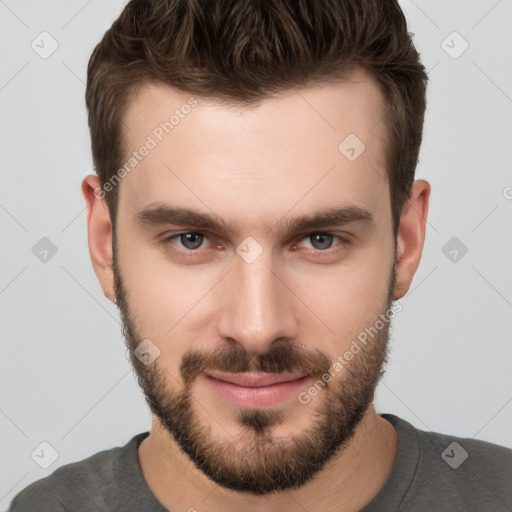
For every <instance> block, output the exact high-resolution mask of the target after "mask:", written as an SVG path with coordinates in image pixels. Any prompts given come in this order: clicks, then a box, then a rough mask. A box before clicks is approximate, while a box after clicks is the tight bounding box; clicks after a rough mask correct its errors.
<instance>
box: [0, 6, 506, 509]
mask: <svg viewBox="0 0 512 512" xmlns="http://www.w3.org/2000/svg"><path fill="white" fill-rule="evenodd" d="M402 6H403V9H404V11H405V13H406V16H407V18H408V21H409V27H410V28H409V30H410V31H411V32H413V33H414V34H415V36H414V40H415V42H416V45H417V47H418V49H419V50H420V52H421V54H422V59H423V62H424V64H425V66H426V67H427V69H428V70H429V75H430V85H429V92H428V102H429V105H428V111H427V117H426V125H425V136H424V143H423V146H422V152H421V162H420V165H419V167H418V170H417V178H424V179H427V180H428V181H429V182H430V183H431V185H432V195H431V205H430V215H429V225H428V229H427V236H426V242H425V249H424V255H423V259H422V261H421V264H420V267H419V269H418V272H417V274H416V276H415V279H414V281H413V284H412V286H411V290H410V291H409V293H408V294H407V296H406V297H405V298H403V299H402V300H401V303H402V305H403V311H402V312H401V313H400V314H399V315H398V317H397V318H396V320H395V321H394V328H393V339H392V352H391V362H390V364H389V366H388V370H387V373H386V375H385V378H384V380H383V382H382V383H381V384H380V386H379V389H378V395H377V410H378V411H379V412H389V413H394V414H397V415H399V416H401V417H403V418H405V419H406V420H408V421H410V422H412V423H413V424H414V425H416V426H417V427H419V428H422V429H425V430H433V431H438V432H444V433H449V434H454V435H458V436H462V437H474V438H477V439H483V440H486V441H491V442H494V443H498V444H502V445H505V446H508V447H512V428H511V425H512V403H511V401H512V386H511V385H510V380H511V379H510V374H511V362H512V344H511V341H512V340H511V332H512V315H511V313H512V287H511V281H512V270H511V264H510V263H511V261H512V237H511V236H510V235H511V229H510V227H511V222H510V221H511V217H512V199H511V197H512V188H511V187H512V175H511V170H510V169H511V163H512V139H511V125H510V121H511V116H510V114H511V110H512V99H511V96H512V77H511V65H510V63H511V62H512V48H511V46H510V44H509V39H508V36H507V33H508V32H509V31H510V26H511V21H512V3H511V2H510V0H501V1H496V0H480V1H468V0H457V1H455V0H451V1H450V2H446V1H444V0H436V1H432V0H429V1H427V0H424V1H421V0H415V1H412V0H403V1H402ZM121 8H122V2H121V1H120V0H117V1H114V0H110V1H105V0H101V1H100V0H89V1H88V2H87V1H76V0H74V1H70V0H65V1H64V0H61V1H57V0H52V1H49V0H48V1H45V2H40V1H35V0H33V1H26V0H25V1H22V0H19V1H15V0H0V34H1V35H0V37H1V45H0V51H1V67H0V108H1V125H0V126H1V128H0V130H1V132H0V144H1V156H2V158H1V180H2V181H1V187H0V229H1V234H0V236H1V240H2V252H1V274H0V308H1V309H0V314H1V318H0V322H1V324H0V325H1V329H2V331H1V333H2V351H1V354H2V357H1V358H0V361H1V362H0V364H1V390H2V393H1V397H0V427H1V439H0V442H1V461H2V462H1V463H0V467H1V468H2V473H1V478H0V507H1V508H2V509H5V508H6V507H7V505H8V503H9V502H10V500H11V498H12V497H13V496H14V495H15V494H16V493H17V492H18V491H19V490H21V489H22V488H24V487H25V486H26V485H28V484H29V483H30V482H32V481H34V480H37V479H39V478H42V477H44V476H46V475H48V474H50V473H51V472H52V471H53V470H54V469H56V468H57V467H58V466H61V465H63V464H66V463H68V462H73V461H77V460H80V459H83V458H85V457H87V456H89V455H91V454H93V453H95V452H97V451H100V450H102V449H107V448H111V447H113V446H119V445H123V444H125V443H126V442H127V441H128V440H129V438H131V437H132V436H133V435H135V434H136V433H139V432H142V431H145V430H148V429H149V426H150V415H149V412H148V409H147V407H146V405H145V403H144V401H143V398H142V394H141V392H140V391H139V389H138V386H137V384H136V382H135V379H134V377H133V374H132V372H131V367H130V365H129V362H128V360H127V358H126V354H125V349H124V344H123V340H122V336H121V332H120V325H119V318H118V315H117V310H116V309H115V307H114V306H113V305H112V304H111V303H110V302H109V301H108V300H107V299H105V298H104V297H103V294H102V292H101V289H100V286H99V284H98V282H97V280H96V276H95V275H94V272H93V270H92V266H91V263H90V260H89V254H88V248H87V239H86V224H85V212H84V205H83V199H82V196H81V193H80V182H81V180H82V178H83V177H84V176H85V175H86V174H89V173H91V172H92V163H91V156H90V149H89V134H88V129H87V122H86V111H85V105H84V91H85V79H86V65H87V61H88V59H89V56H90V54H91V51H92V49H93V47H94V46H95V44H96V43H97V42H98V41H99V40H100V38H101V36H102V35H103V33H104V31H105V30H106V29H107V28H108V27H109V26H110V25H111V23H112V22H113V20H114V19H115V18H116V17H117V15H118V14H119V12H120V10H121ZM43 31H47V32H48V33H49V34H51V36H52V37H53V38H54V39H55V40H56V41H57V42H58V45H59V46H58V48H57V50H56V51H55V52H54V53H53V54H52V55H51V56H49V57H48V58H47V59H43V58H41V57H40V56H39V55H38V54H37V53H36V52H35V51H34V50H33V49H32V48H31V43H32V41H33V40H36V42H37V41H40V38H39V39H38V36H39V34H41V32H43ZM454 31H456V32H458V33H459V34H460V36H461V37H462V38H464V40H465V41H467V43H468V44H469V47H468V49H467V50H466V51H465V52H464V53H462V54H461V55H460V56H458V58H453V56H455V55H456V54H457V53H459V52H460V50H461V49H462V48H463V44H464V42H463V40H462V39H460V37H459V36H457V35H450V34H452V32H454ZM448 36H449V37H448ZM447 37H448V39H447ZM443 41H445V43H443ZM39 44H40V45H41V43H39ZM45 48H46V49H48V48H49V43H48V40H47V42H46V44H45ZM445 49H446V50H447V51H448V52H450V53H451V54H452V56H450V55H449V54H448V53H447V51H445ZM507 187H508V188H507ZM42 237H48V238H49V239H50V240H51V241H52V242H53V243H54V244H55V245H56V247H57V249H58V252H57V254H55V256H53V257H52V258H50V259H49V261H47V262H46V263H43V262H41V261H40V260H39V259H38V258H36V256H35V255H34V254H33V253H32V247H33V246H34V245H35V244H36V243H37V242H38V241H39V240H40V239H41V238H42ZM452 237H457V238H458V239H459V240H460V241H461V242H462V243H464V245H465V246H466V247H467V249H468V252H467V254H465V255H464V256H462V257H461V254H462V253H461V252H460V251H459V252H458V254H457V258H458V260H457V261H456V262H453V261H450V259H449V258H448V257H447V256H445V254H444V253H443V247H444V246H445V244H447V242H448V241H449V240H450V239H451V238H452ZM448 250H452V248H450V246H448ZM448 250H445V252H448ZM453 255H454V253H452V256H451V257H453ZM43 441H46V442H48V443H50V445H52V446H53V447H54V449H55V450H56V451H57V452H58V458H57V459H56V460H55V462H54V463H53V464H52V465H51V466H50V467H49V468H48V469H42V468H40V467H39V466H38V465H37V464H36V463H35V462H34V460H32V458H31V453H32V452H33V451H34V449H36V448H37V447H38V446H39V445H40V443H41V442H43ZM47 453H48V452H47Z"/></svg>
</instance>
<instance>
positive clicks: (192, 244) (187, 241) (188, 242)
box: [181, 233, 202, 249]
mask: <svg viewBox="0 0 512 512" xmlns="http://www.w3.org/2000/svg"><path fill="white" fill-rule="evenodd" d="M190 237H192V238H190ZM194 239H195V241H194ZM201 242H202V235H200V234H198V233H185V234H184V235H181V243H182V244H183V245H184V246H185V247H186V248H187V249H197V248H198V247H200V246H201Z"/></svg>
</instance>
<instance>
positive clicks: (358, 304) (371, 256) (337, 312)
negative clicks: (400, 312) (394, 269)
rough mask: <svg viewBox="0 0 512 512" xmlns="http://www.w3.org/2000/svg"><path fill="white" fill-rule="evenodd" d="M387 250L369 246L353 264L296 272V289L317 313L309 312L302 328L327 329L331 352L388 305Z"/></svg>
mask: <svg viewBox="0 0 512 512" xmlns="http://www.w3.org/2000/svg"><path fill="white" fill-rule="evenodd" d="M380 247H381V248H382V246H380ZM386 252H387V251H386V250H384V251H380V250H378V249H375V250H373V249H371V248H369V249H368V250H367V251H366V254H364V255H363V254H361V257H360V258H359V259H357V258H354V260H353V262H351V263H350V264H348V263H347V264H343V263H342V264H340V265H338V266H336V265H334V266H330V267H329V268H325V269H323V270H322V272H318V271H317V272H316V273H315V276H314V278H311V276H308V277H307V278H306V277H305V274H299V273H296V274H295V275H294V278H293V279H294V281H295V282H292V285H293V286H292V288H293V290H294V292H295V293H296V294H297V295H298V296H299V297H300V298H301V299H302V301H303V302H304V304H306V305H307V306H308V307H309V308H311V310H312V311H313V313H315V315H311V314H310V313H308V314H307V317H308V320H307V321H305V322H304V324H303V329H304V330H305V331H313V330H314V331H315V332H316V333H317V335H318V333H319V332H325V333H326V335H327V336H328V338H329V339H331V340H332V346H331V347H330V349H329V351H330V352H332V353H334V352H336V353H340V351H342V349H343V347H345V346H348V345H349V344H350V342H351V341H352V339H354V337H356V336H357V334H359V333H360V332H362V331H364V329H365V328H366V327H368V326H370V325H373V324H374V323H375V321H376V319H377V318H378V316H379V314H381V313H382V312H384V309H385V308H386V307H387V298H388V292H389V290H388V286H389V279H390V272H391V262H392V253H390V254H391V256H386V257H384V254H386ZM388 252H389V251H388ZM310 322H311V323H310ZM312 335H313V334H311V333H310V335H309V336H307V338H308V337H310V336H312Z"/></svg>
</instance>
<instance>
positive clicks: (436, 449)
mask: <svg viewBox="0 0 512 512" xmlns="http://www.w3.org/2000/svg"><path fill="white" fill-rule="evenodd" d="M416 432H417V437H418V445H419V459H418V465H417V468H416V474H415V478H414V485H412V486H411V488H410V491H409V493H408V494H407V497H406V498H407V499H406V502H407V503H409V504H410V507H411V510H423V509H428V507H429V506H430V507H434V508H435V507H437V508H435V509H436V510H445V508H444V507H446V510H452V511H456V510H461V511H462V510H464V511H466V510H493V511H495V512H499V511H508V510H512V485H511V482H512V449H510V448H507V447H505V446H500V445H497V444H493V443H490V442H487V441H482V440H478V439H473V438H469V437H457V436H454V435H450V434H443V433H439V432H427V431H423V430H419V429H416ZM422 507H423V508H422ZM406 509H408V508H407V507H406Z"/></svg>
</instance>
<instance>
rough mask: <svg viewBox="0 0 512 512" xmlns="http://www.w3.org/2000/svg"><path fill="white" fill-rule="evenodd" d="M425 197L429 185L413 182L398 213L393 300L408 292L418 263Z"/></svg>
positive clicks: (427, 196) (427, 195) (426, 205)
mask: <svg viewBox="0 0 512 512" xmlns="http://www.w3.org/2000/svg"><path fill="white" fill-rule="evenodd" d="M429 197H430V184H429V183H428V182H427V181H425V180H416V181H415V182H414V183H413V186H412V189H411V195H410V197H409V200H408V201H407V203H406V204H405V205H404V207H403V209H402V215H401V217H400V225H399V228H398V235H397V254H396V260H397V265H396V287H395V300H397V299H400V298H402V297H403V296H404V295H405V294H406V293H407V291H408V290H409V288H410V286H411V282H412V280H413V278H414V274H415V273H416V270H417V269H418V266H419V263H420V260H421V254H422V252H423V244H424V241H425V232H426V223H427V216H428V202H429Z"/></svg>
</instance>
